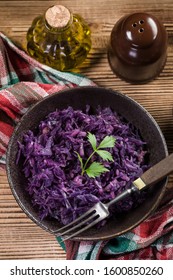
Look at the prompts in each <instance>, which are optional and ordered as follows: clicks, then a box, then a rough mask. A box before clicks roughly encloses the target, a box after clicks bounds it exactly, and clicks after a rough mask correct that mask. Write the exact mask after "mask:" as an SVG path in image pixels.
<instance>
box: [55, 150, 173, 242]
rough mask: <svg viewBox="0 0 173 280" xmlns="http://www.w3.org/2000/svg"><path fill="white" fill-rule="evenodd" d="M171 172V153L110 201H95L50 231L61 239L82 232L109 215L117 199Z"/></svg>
mask: <svg viewBox="0 0 173 280" xmlns="http://www.w3.org/2000/svg"><path fill="white" fill-rule="evenodd" d="M171 172H173V153H172V154H170V155H169V156H167V157H166V158H164V159H163V160H161V161H160V162H159V163H157V164H155V165H154V166H153V167H151V168H149V169H148V170H147V171H146V172H144V173H143V174H142V175H141V176H140V177H139V178H138V179H136V180H135V181H133V182H132V184H131V187H130V188H129V189H126V190H124V191H123V192H122V193H121V194H119V195H118V196H116V197H115V198H114V199H113V200H111V201H110V202H108V203H106V204H104V203H102V202H97V203H96V204H95V205H94V206H93V207H92V208H90V209H89V210H88V211H87V212H85V213H84V214H82V215H81V216H80V217H78V218H77V219H75V220H74V221H72V222H71V223H69V224H67V225H66V226H63V227H61V228H60V229H58V230H55V231H52V233H53V234H55V235H56V237H58V236H61V238H62V240H63V241H65V240H67V239H71V238H72V237H75V236H77V235H78V234H80V233H82V232H84V231H85V230H87V229H89V228H91V227H93V226H94V225H96V224H97V223H99V222H100V221H102V220H104V219H105V218H107V217H108V216H109V208H110V206H112V205H113V204H115V203H117V202H118V201H121V200H123V199H125V198H126V197H128V196H129V195H131V194H133V193H135V192H138V193H139V192H141V190H144V189H146V188H147V187H150V186H151V185H153V184H155V183H157V182H158V181H160V180H161V179H163V178H164V177H166V176H167V175H169V174H170V173H171Z"/></svg>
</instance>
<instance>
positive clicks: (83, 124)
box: [17, 106, 148, 225]
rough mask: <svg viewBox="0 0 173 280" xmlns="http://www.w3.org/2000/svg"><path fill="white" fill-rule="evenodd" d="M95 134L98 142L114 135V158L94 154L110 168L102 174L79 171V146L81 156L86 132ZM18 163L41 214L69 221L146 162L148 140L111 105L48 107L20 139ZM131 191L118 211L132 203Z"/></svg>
mask: <svg viewBox="0 0 173 280" xmlns="http://www.w3.org/2000/svg"><path fill="white" fill-rule="evenodd" d="M88 132H91V133H92V134H95V136H96V138H97V141H98V143H100V142H101V141H102V139H103V138H104V137H105V136H106V135H112V136H114V137H115V138H116V144H115V146H114V148H109V149H107V150H108V151H109V152H110V153H111V154H112V157H113V159H114V162H107V161H103V160H102V159H101V158H99V156H98V155H94V157H93V158H92V160H95V161H99V162H102V163H103V164H104V166H105V167H106V168H108V169H109V170H110V171H109V172H106V173H104V174H102V175H101V176H100V177H96V178H89V177H88V176H87V175H86V174H84V175H83V176H82V175H81V167H80V162H79V160H78V157H77V154H76V153H75V151H76V152H78V153H79V154H80V156H81V157H82V158H83V160H84V161H85V160H86V159H87V158H88V156H89V155H90V154H91V151H92V150H91V144H90V143H89V142H88V140H87V137H86V136H87V133H88ZM18 144H19V151H18V156H17V164H18V163H19V160H20V161H22V165H23V171H24V174H25V177H26V178H27V187H26V190H27V192H28V193H29V195H30V197H31V200H32V203H33V205H34V206H35V207H37V209H38V211H39V214H40V218H41V219H44V218H46V217H53V218H55V219H58V221H59V222H60V223H62V224H64V225H65V224H68V223H69V222H70V221H72V220H74V219H75V218H76V217H78V216H79V215H81V214H82V213H83V212H85V211H87V210H88V209H89V208H90V207H92V206H93V205H94V204H95V203H96V202H98V201H102V202H104V203H106V202H108V201H110V200H111V199H113V198H114V197H115V196H116V195H118V194H119V193H121V192H122V191H123V190H124V189H126V188H129V187H130V185H131V182H132V181H133V180H134V179H136V178H137V177H138V176H140V175H141V174H142V173H143V172H144V171H145V170H146V169H147V168H148V166H147V164H146V153H147V149H146V143H145V142H143V140H142V139H141V136H140V133H139V131H138V130H137V129H136V128H135V127H134V126H133V125H132V124H130V123H128V122H127V121H126V120H124V119H123V118H122V117H121V116H119V115H118V114H117V113H115V112H113V111H112V110H111V109H110V108H105V109H101V108H98V109H97V112H96V113H95V114H92V113H91V108H90V107H89V106H87V107H86V111H85V112H82V111H80V110H74V109H73V108H71V107H68V108H67V109H63V110H57V111H55V112H52V113H50V114H49V115H48V116H47V117H46V118H45V120H43V121H41V123H40V124H39V127H38V129H37V131H35V132H33V131H28V132H27V133H25V134H24V135H23V140H22V142H19V143H18ZM135 205H136V199H135V198H133V197H129V198H128V199H126V201H123V202H121V203H120V204H119V205H118V206H115V208H114V210H113V211H115V209H116V211H125V210H130V209H131V208H132V207H135Z"/></svg>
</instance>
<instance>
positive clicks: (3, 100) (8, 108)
mask: <svg viewBox="0 0 173 280" xmlns="http://www.w3.org/2000/svg"><path fill="white" fill-rule="evenodd" d="M5 93H6V96H7V97H5V95H4V94H5ZM16 103H18V102H16V99H15V97H14V96H11V99H10V100H9V93H8V92H7V91H6V90H2V91H1V92H0V109H1V110H3V111H4V112H6V114H7V115H8V116H9V117H11V118H12V119H15V118H16V113H17V114H18V113H19V112H20V109H19V108H18V107H17V106H16Z"/></svg>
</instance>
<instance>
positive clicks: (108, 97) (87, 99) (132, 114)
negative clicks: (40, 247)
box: [7, 87, 168, 240]
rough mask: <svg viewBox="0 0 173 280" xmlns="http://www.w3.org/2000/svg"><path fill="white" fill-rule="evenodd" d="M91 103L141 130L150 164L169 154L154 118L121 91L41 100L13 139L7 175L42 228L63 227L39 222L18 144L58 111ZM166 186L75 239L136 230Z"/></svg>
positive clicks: (77, 91) (74, 92)
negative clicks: (19, 158)
mask: <svg viewBox="0 0 173 280" xmlns="http://www.w3.org/2000/svg"><path fill="white" fill-rule="evenodd" d="M87 104H89V105H90V106H91V107H92V109H93V110H94V108H96V107H97V106H98V105H100V106H102V107H103V108H104V107H111V108H112V109H113V110H114V111H116V112H117V113H120V114H121V115H122V116H124V117H125V118H126V119H127V120H128V121H129V122H131V123H132V124H134V125H135V126H136V127H137V128H139V129H140V133H141V135H142V137H143V139H144V140H145V141H146V142H147V144H148V149H149V153H150V157H149V161H150V162H149V163H150V165H154V164H155V163H157V162H159V161H160V160H161V159H163V158H164V157H166V156H167V155H168V152H167V145H166V143H165V140H164V137H163V135H162V132H161V130H160V128H159V126H158V124H157V123H156V121H155V120H154V119H153V117H152V116H151V115H150V114H149V113H148V112H147V111H146V110H145V109H144V108H143V107H142V106H141V105H140V104H138V103H137V102H135V101H134V100H133V99H131V98H129V97H128V96H125V95H123V94H121V93H119V92H116V91H113V90H111V89H105V88H98V87H80V88H74V89H68V90H64V91H61V92H59V93H56V94H54V95H51V96H49V97H46V98H44V99H43V100H41V101H39V102H38V103H37V104H35V105H34V106H32V107H31V108H30V109H29V110H28V111H27V112H26V113H25V115H24V116H23V117H22V119H21V121H20V123H19V124H18V125H17V127H16V128H15V130H14V133H13V135H12V137H11V139H10V142H9V145H8V151H7V175H8V180H9V184H10V187H11V190H12V193H13V195H14V197H15V199H16V201H17V202H18V204H19V206H20V207H21V208H22V210H23V211H24V212H25V213H26V214H27V215H28V217H29V218H31V219H32V220H33V221H34V222H35V223H36V224H37V225H38V226H40V227H42V228H43V229H45V230H47V231H49V232H51V231H52V230H55V229H59V228H60V227H61V225H60V224H59V223H58V222H57V221H56V220H55V219H45V220H44V221H41V220H40V219H39V216H38V212H37V211H36V210H35V208H34V207H33V205H32V203H31V200H30V198H29V196H28V194H27V193H26V191H25V187H24V186H25V184H26V178H25V177H24V174H23V172H22V168H21V165H20V164H19V165H16V163H15V162H16V154H17V150H18V145H17V141H18V140H19V141H21V140H22V135H23V133H25V132H26V131H27V130H28V129H30V130H35V129H36V127H37V126H38V124H39V123H40V121H41V120H42V119H44V118H45V116H47V115H48V113H50V112H52V111H54V110H56V109H57V108H58V109H63V108H67V107H68V106H69V105H70V106H72V107H73V108H74V109H82V110H83V109H85V106H86V105H87ZM166 183H167V178H165V179H164V180H162V181H161V182H159V183H158V184H157V186H153V187H152V188H150V189H148V191H147V197H146V200H145V201H144V202H143V203H142V206H140V205H139V206H138V207H137V208H135V209H132V210H131V211H129V212H126V213H124V214H118V216H117V217H111V218H110V219H108V222H107V223H106V225H105V226H103V227H101V228H100V229H98V228H97V229H95V228H91V229H90V230H87V231H86V232H83V233H82V234H80V235H79V236H77V237H75V238H74V239H75V240H104V239H110V238H113V237H115V236H118V235H120V234H122V233H125V232H127V231H129V230H130V229H132V228H134V227H135V226H137V225H138V224H139V223H141V222H142V221H143V220H145V219H146V218H147V217H148V216H149V215H150V214H151V213H152V212H153V211H154V210H155V209H156V208H157V206H158V205H159V202H160V201H161V199H162V197H163V194H164V192H165V188H166Z"/></svg>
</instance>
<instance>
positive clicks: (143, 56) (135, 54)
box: [108, 13, 167, 83]
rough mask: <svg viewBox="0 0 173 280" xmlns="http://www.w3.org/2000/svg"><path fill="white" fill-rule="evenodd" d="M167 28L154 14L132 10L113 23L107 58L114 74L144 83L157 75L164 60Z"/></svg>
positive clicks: (132, 81)
mask: <svg viewBox="0 0 173 280" xmlns="http://www.w3.org/2000/svg"><path fill="white" fill-rule="evenodd" d="M166 51H167V32H166V30H165V28H164V26H163V24H162V23H161V22H160V21H159V20H158V19H157V18H156V17H154V16H152V15H149V14H146V13H135V14H130V15H127V16H125V17H123V18H121V19H120V20H119V21H118V22H117V23H116V24H115V26H114V27H113V29H112V32H111V37H110V44H109V48H108V60H109V63H110V66H111V68H112V70H113V72H114V73H115V74H117V75H118V76H120V77H121V78H123V79H125V80H126V81H128V82H131V83H145V82H147V81H150V80H152V79H154V78H155V77H156V76H158V75H159V73H160V72H161V70H162V69H163V67H164V64H165V61H166Z"/></svg>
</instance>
